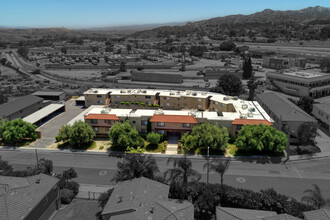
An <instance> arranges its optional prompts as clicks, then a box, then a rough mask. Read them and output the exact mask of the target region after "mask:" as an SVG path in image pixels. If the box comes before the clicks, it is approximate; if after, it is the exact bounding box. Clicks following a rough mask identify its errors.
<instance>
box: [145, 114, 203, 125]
mask: <svg viewBox="0 0 330 220" xmlns="http://www.w3.org/2000/svg"><path fill="white" fill-rule="evenodd" d="M150 121H151V122H165V123H190V124H197V120H196V119H195V118H194V117H193V116H192V115H154V116H153V117H152V118H151V120H150Z"/></svg>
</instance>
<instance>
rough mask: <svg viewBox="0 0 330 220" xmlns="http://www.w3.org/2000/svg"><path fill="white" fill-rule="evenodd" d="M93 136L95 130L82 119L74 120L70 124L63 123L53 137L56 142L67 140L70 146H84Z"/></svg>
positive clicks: (90, 141) (89, 142)
mask: <svg viewBox="0 0 330 220" xmlns="http://www.w3.org/2000/svg"><path fill="white" fill-rule="evenodd" d="M94 137H95V132H94V130H93V128H92V127H91V126H90V125H89V124H87V123H85V122H83V121H76V122H75V123H74V124H73V125H72V126H70V125H64V126H63V127H62V128H61V129H60V131H59V133H58V135H57V136H56V137H55V139H56V141H58V142H59V141H63V142H66V141H68V142H69V144H70V146H72V147H84V146H88V145H89V144H91V143H92V142H93V139H94Z"/></svg>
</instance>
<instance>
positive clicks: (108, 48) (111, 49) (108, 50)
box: [105, 45, 113, 52]
mask: <svg viewBox="0 0 330 220" xmlns="http://www.w3.org/2000/svg"><path fill="white" fill-rule="evenodd" d="M105 52H113V45H107V46H106V47H105Z"/></svg>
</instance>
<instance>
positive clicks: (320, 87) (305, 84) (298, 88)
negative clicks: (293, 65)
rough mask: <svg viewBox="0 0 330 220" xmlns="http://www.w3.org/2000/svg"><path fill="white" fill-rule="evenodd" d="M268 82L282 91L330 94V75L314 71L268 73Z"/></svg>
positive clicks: (307, 94) (298, 93) (291, 93)
mask: <svg viewBox="0 0 330 220" xmlns="http://www.w3.org/2000/svg"><path fill="white" fill-rule="evenodd" d="M266 82H267V83H268V85H271V86H273V87H275V88H276V89H278V90H279V91H280V92H283V93H286V94H289V95H293V96H298V97H303V96H310V97H313V98H319V97H323V96H328V95H330V75H329V74H324V73H312V72H302V71H298V72H283V73H277V72H276V73H274V72H267V73H266Z"/></svg>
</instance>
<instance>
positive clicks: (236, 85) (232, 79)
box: [217, 74, 243, 96]
mask: <svg viewBox="0 0 330 220" xmlns="http://www.w3.org/2000/svg"><path fill="white" fill-rule="evenodd" d="M217 87H218V88H222V90H223V93H224V94H226V95H230V96H239V95H240V94H241V93H242V91H243V88H242V81H241V80H240V79H239V78H237V77H236V76H234V75H232V74H225V75H223V76H221V77H220V79H219V80H218V82H217Z"/></svg>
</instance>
